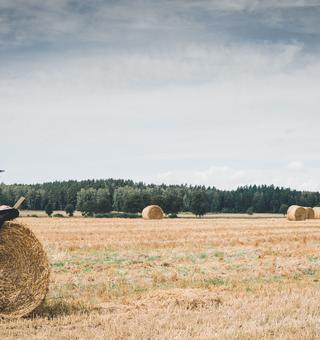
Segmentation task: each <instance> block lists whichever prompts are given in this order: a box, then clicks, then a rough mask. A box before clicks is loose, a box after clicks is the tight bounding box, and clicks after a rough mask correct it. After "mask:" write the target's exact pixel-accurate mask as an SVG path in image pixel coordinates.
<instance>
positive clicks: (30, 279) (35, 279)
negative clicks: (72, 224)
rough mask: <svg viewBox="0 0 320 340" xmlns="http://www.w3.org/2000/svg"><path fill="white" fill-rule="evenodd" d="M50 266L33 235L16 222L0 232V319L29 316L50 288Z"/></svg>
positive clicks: (4, 227) (5, 226)
mask: <svg viewBox="0 0 320 340" xmlns="http://www.w3.org/2000/svg"><path fill="white" fill-rule="evenodd" d="M49 274H50V269H49V263H48V259H47V256H46V253H45V252H44V250H43V248H42V245H41V243H40V242H39V241H38V239H37V238H36V237H35V235H34V234H33V232H32V231H31V230H30V229H28V228H26V227H24V226H23V225H21V224H20V223H17V222H5V223H4V224H3V226H2V227H1V228H0V318H8V319H14V318H19V317H22V316H25V315H28V314H30V313H31V312H32V311H33V310H34V309H36V308H37V307H38V306H40V304H41V303H42V302H43V300H44V298H45V296H46V294H47V292H48V287H49Z"/></svg>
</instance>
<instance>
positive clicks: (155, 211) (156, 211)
mask: <svg viewBox="0 0 320 340" xmlns="http://www.w3.org/2000/svg"><path fill="white" fill-rule="evenodd" d="M163 217H164V212H163V210H162V209H161V208H160V207H159V206H158V205H149V206H147V207H145V208H144V209H143V210H142V218H144V219H145V220H161V219H162V218H163Z"/></svg>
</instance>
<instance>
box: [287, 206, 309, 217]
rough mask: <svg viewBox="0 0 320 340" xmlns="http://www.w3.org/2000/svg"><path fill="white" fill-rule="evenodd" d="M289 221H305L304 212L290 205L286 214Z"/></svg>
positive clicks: (302, 209)
mask: <svg viewBox="0 0 320 340" xmlns="http://www.w3.org/2000/svg"><path fill="white" fill-rule="evenodd" d="M287 216H288V220H289V221H304V220H305V219H306V210H305V209H304V208H303V207H300V206H298V205H292V206H291V207H289V209H288V212H287Z"/></svg>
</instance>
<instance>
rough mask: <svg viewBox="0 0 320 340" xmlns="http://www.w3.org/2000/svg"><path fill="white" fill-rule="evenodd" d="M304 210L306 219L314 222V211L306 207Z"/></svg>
mask: <svg viewBox="0 0 320 340" xmlns="http://www.w3.org/2000/svg"><path fill="white" fill-rule="evenodd" d="M304 210H305V211H306V219H307V220H313V219H314V210H313V209H312V208H310V207H304Z"/></svg>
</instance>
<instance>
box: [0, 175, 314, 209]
mask: <svg viewBox="0 0 320 340" xmlns="http://www.w3.org/2000/svg"><path fill="white" fill-rule="evenodd" d="M20 196H25V197H27V200H26V202H25V203H24V206H23V207H22V208H24V209H29V210H46V211H52V210H66V211H67V212H68V213H69V214H72V213H73V211H74V210H79V211H81V212H82V213H83V214H87V215H92V214H98V213H107V212H110V211H120V212H126V213H137V212H141V211H142V209H143V208H144V207H145V206H147V205H149V204H158V205H160V206H161V207H162V208H163V210H164V211H165V212H166V213H168V214H176V213H177V212H183V211H189V212H193V213H195V214H196V215H203V214H205V213H207V212H224V213H246V212H247V213H253V212H257V213H262V212H264V213H278V212H280V213H284V212H285V211H286V209H287V207H288V206H289V205H291V204H299V205H303V206H312V207H313V206H317V205H319V203H320V193H318V192H301V191H296V190H290V189H287V188H279V187H275V186H265V185H263V186H256V185H253V186H245V187H240V188H238V189H236V190H231V191H227V190H218V189H216V188H215V187H205V186H189V185H164V184H162V185H150V184H149V185H146V184H144V183H142V182H139V183H135V182H133V181H131V180H115V179H107V180H84V181H75V180H70V181H63V182H58V181H57V182H50V183H43V184H33V185H27V184H12V185H6V184H3V183H2V184H0V202H1V204H8V205H13V204H14V202H15V201H16V200H17V199H18V198H19V197H20Z"/></svg>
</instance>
